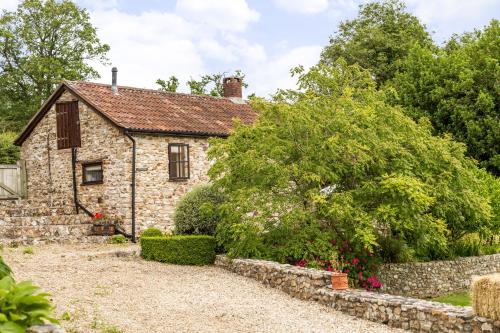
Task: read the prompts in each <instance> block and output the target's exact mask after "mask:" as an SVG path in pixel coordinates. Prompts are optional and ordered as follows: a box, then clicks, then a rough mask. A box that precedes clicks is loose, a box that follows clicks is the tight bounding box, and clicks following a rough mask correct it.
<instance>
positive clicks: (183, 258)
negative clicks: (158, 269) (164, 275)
mask: <svg viewBox="0 0 500 333" xmlns="http://www.w3.org/2000/svg"><path fill="white" fill-rule="evenodd" d="M215 245H216V241H215V238H214V237H212V236H207V235H175V236H168V237H141V257H142V258H144V259H146V260H154V261H160V262H165V263H170V264H178V265H208V264H212V263H213V262H214V260H215Z"/></svg>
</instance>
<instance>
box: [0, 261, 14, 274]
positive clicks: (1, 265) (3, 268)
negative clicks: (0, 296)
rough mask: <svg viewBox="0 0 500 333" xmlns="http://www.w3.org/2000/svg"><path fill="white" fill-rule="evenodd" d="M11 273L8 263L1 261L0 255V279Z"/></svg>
mask: <svg viewBox="0 0 500 333" xmlns="http://www.w3.org/2000/svg"><path fill="white" fill-rule="evenodd" d="M11 274H12V270H11V269H10V267H9V265H7V264H6V263H5V261H3V258H2V257H0V279H3V278H4V277H6V276H10V275H11Z"/></svg>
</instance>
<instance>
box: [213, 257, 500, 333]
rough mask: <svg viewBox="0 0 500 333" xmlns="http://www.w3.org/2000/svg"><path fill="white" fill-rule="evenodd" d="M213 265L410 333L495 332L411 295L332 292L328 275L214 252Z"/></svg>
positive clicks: (484, 322)
mask: <svg viewBox="0 0 500 333" xmlns="http://www.w3.org/2000/svg"><path fill="white" fill-rule="evenodd" d="M215 265H216V266H219V267H222V268H224V269H227V270H229V271H232V272H234V273H237V274H239V275H243V276H246V277H250V278H253V279H256V280H258V281H260V282H262V283H263V284H265V285H268V286H270V287H273V288H277V289H280V290H282V291H284V292H286V293H288V294H290V295H291V296H293V297H296V298H299V299H304V300H313V301H317V302H319V303H321V304H323V305H326V306H329V307H332V308H334V309H335V310H338V311H342V312H345V313H347V314H349V315H352V316H356V317H359V318H363V319H367V320H371V321H374V322H379V323H383V324H386V325H389V326H392V327H398V328H403V329H407V330H410V331H413V332H474V333H477V332H496V333H497V332H500V321H493V320H491V319H487V318H482V317H478V316H475V315H474V313H473V311H472V308H470V307H456V306H451V305H445V304H441V303H436V302H429V301H425V300H420V299H416V298H409V297H402V296H394V295H388V294H381V293H376V292H367V291H363V290H352V289H349V290H344V291H334V290H332V289H331V288H330V285H331V282H330V278H331V273H329V272H324V271H319V270H315V269H307V268H300V267H296V266H291V265H283V264H278V263H275V262H270V261H264V260H252V259H234V260H230V259H229V258H227V257H226V256H223V255H218V256H217V257H216V260H215Z"/></svg>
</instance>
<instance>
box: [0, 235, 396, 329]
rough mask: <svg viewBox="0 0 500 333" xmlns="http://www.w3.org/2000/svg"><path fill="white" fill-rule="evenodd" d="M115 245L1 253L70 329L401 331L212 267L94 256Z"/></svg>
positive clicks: (16, 275) (62, 247)
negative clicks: (50, 298)
mask: <svg viewBox="0 0 500 333" xmlns="http://www.w3.org/2000/svg"><path fill="white" fill-rule="evenodd" d="M116 247H117V246H111V245H51V246H42V247H34V248H33V251H34V254H23V248H17V249H11V248H6V249H4V251H3V253H2V255H3V256H4V258H5V260H6V261H7V262H8V263H9V264H10V265H11V266H12V268H13V270H14V272H15V277H16V279H18V280H24V279H31V280H33V281H35V282H36V283H37V284H39V285H40V286H42V287H43V289H44V290H46V291H48V292H50V293H51V294H52V295H53V300H54V302H55V304H56V305H57V314H58V315H59V316H61V315H62V314H63V313H65V312H67V313H69V317H70V318H69V320H63V321H62V325H63V326H64V327H65V328H66V330H67V332H68V333H76V332H79V333H95V332H99V333H121V332H123V333H143V332H144V333H146V332H147V333H162V332H287V333H291V332H349V333H355V332H403V331H401V330H397V329H392V328H389V327H387V326H385V325H379V324H375V323H372V322H369V321H364V320H361V319H357V318H354V317H350V316H348V315H344V314H342V313H340V312H336V311H333V310H331V309H328V308H327V307H324V306H321V305H319V304H315V303H313V302H307V301H301V300H297V299H294V298H291V297H290V296H288V295H286V294H284V293H282V292H280V291H278V290H274V289H272V288H267V287H265V286H263V285H261V284H260V283H258V282H257V281H254V280H251V279H248V278H244V277H241V276H238V275H235V274H232V273H229V272H226V271H224V270H222V269H220V268H217V267H190V266H175V265H165V264H160V263H156V262H147V261H143V260H141V259H138V258H117V257H109V256H102V255H101V256H99V255H98V254H99V253H102V252H107V251H109V250H111V249H114V248H116ZM119 248H120V249H124V248H126V247H123V246H121V247H119ZM96 254H97V256H95V255H96ZM66 319H67V318H66Z"/></svg>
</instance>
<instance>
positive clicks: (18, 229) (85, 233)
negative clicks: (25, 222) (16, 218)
mask: <svg viewBox="0 0 500 333" xmlns="http://www.w3.org/2000/svg"><path fill="white" fill-rule="evenodd" d="M91 228H92V224H81V223H80V224H68V225H39V226H20V225H17V226H12V225H9V226H2V227H0V242H1V243H2V244H4V245H10V244H16V243H18V244H33V243H38V242H40V241H52V242H62V241H64V240H75V241H77V240H79V239H83V238H85V237H89V236H91ZM96 237H100V236H96ZM101 238H102V237H101Z"/></svg>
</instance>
